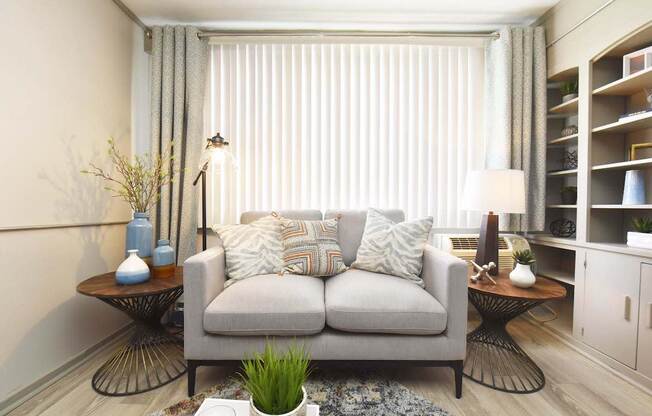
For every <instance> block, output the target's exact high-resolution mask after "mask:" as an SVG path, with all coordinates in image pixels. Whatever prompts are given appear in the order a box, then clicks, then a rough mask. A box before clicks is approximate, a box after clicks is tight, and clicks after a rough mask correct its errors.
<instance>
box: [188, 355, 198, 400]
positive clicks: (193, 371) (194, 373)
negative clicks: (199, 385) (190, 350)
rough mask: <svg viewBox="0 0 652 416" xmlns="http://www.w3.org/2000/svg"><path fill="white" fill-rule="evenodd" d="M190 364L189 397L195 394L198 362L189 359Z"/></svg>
mask: <svg viewBox="0 0 652 416" xmlns="http://www.w3.org/2000/svg"><path fill="white" fill-rule="evenodd" d="M187 366H188V397H192V396H194V395H195V377H196V376H197V363H196V362H195V361H194V360H188V361H187Z"/></svg>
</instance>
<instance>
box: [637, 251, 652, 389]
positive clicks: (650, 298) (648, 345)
mask: <svg viewBox="0 0 652 416" xmlns="http://www.w3.org/2000/svg"><path fill="white" fill-rule="evenodd" d="M636 369H637V370H638V371H639V372H640V373H641V374H643V375H644V376H646V377H650V378H652V265H650V264H645V263H643V264H641V304H640V307H639V319H638V358H637V361H636Z"/></svg>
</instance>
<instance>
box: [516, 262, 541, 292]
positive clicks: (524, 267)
mask: <svg viewBox="0 0 652 416" xmlns="http://www.w3.org/2000/svg"><path fill="white" fill-rule="evenodd" d="M509 280H510V281H511V282H512V284H513V285H514V286H516V287H522V288H528V287H532V286H534V284H535V283H536V281H537V278H536V277H535V276H534V273H532V269H530V265H529V264H520V263H516V268H515V269H514V270H512V272H511V273H510V274H509Z"/></svg>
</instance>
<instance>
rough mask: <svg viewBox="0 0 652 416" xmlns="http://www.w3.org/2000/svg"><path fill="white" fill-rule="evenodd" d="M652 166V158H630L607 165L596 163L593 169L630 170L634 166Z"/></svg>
mask: <svg viewBox="0 0 652 416" xmlns="http://www.w3.org/2000/svg"><path fill="white" fill-rule="evenodd" d="M650 167H652V158H647V159H640V160H628V161H625V162H616V163H607V164H605V165H596V166H593V168H591V169H592V170H597V171H600V170H630V169H634V168H639V169H644V168H650Z"/></svg>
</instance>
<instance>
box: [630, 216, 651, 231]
mask: <svg viewBox="0 0 652 416" xmlns="http://www.w3.org/2000/svg"><path fill="white" fill-rule="evenodd" d="M632 225H633V226H634V229H635V230H636V231H638V232H639V233H645V234H649V233H652V219H650V218H647V217H639V218H634V219H633V220H632Z"/></svg>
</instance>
